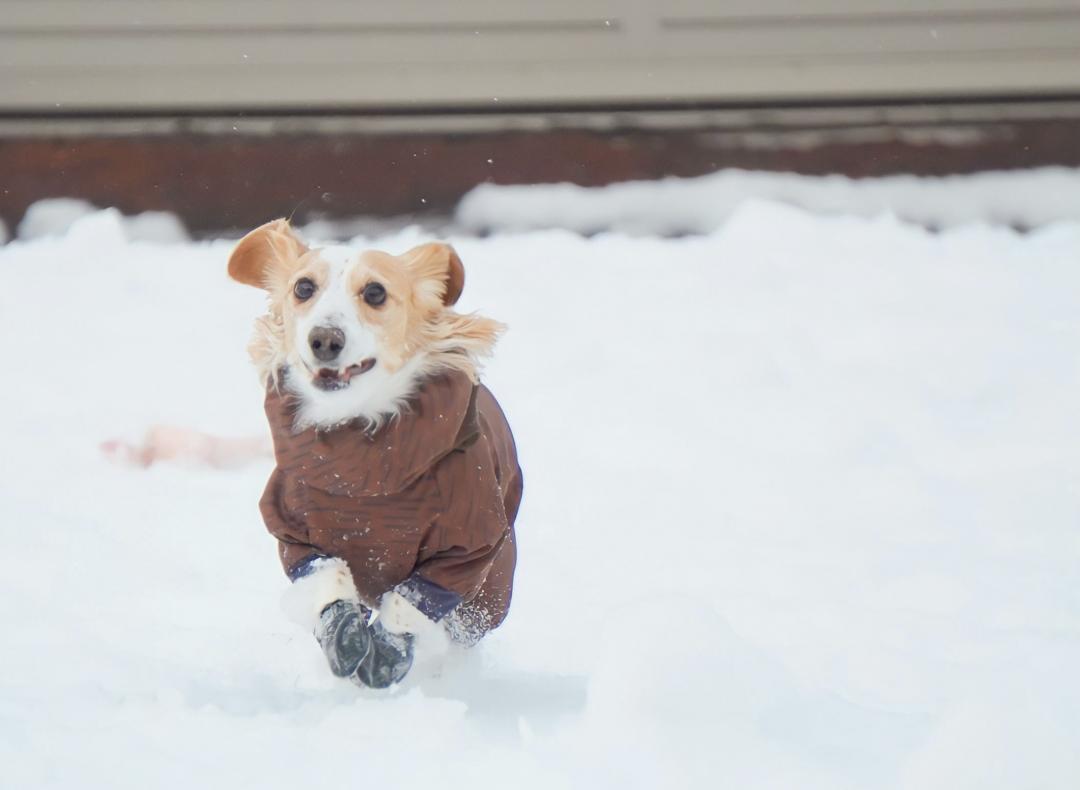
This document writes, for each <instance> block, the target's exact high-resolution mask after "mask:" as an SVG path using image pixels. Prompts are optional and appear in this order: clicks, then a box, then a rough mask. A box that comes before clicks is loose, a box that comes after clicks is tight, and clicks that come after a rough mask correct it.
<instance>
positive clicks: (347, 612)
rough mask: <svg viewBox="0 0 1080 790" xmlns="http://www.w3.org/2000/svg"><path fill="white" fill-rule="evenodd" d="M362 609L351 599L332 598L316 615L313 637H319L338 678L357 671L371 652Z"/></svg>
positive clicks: (369, 635) (369, 637) (331, 668)
mask: <svg viewBox="0 0 1080 790" xmlns="http://www.w3.org/2000/svg"><path fill="white" fill-rule="evenodd" d="M364 614H365V612H364V610H363V609H362V608H361V607H360V606H359V605H358V604H355V603H352V602H351V601H334V602H333V603H332V604H330V605H329V606H327V607H326V608H325V609H323V610H322V612H321V613H320V614H319V622H318V623H316V624H315V638H316V639H318V640H319V644H320V645H321V646H322V649H323V653H324V654H326V660H327V662H328V663H329V664H330V671H331V672H333V673H334V674H335V675H337V676H338V677H339V678H347V677H349V676H350V675H353V674H355V673H356V670H357V669H358V668H359V667H360V664H361V662H362V661H363V660H364V659H365V658H367V657H368V656H369V655H370V654H371V652H372V646H371V632H370V631H369V630H368V627H367V622H366V618H365V617H364Z"/></svg>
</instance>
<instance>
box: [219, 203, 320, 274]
mask: <svg viewBox="0 0 1080 790" xmlns="http://www.w3.org/2000/svg"><path fill="white" fill-rule="evenodd" d="M307 251H308V248H307V246H306V245H305V244H304V242H302V241H300V238H299V237H298V236H297V235H296V233H294V232H293V229H292V227H291V226H290V225H289V221H288V220H287V219H275V220H274V221H272V222H267V223H266V224H265V225H260V226H259V227H257V228H255V230H253V231H251V233H249V234H248V235H246V236H244V238H242V239H240V241H239V243H238V244H237V245H236V249H234V250H233V251H232V255H230V256H229V276H230V277H232V278H233V279H234V280H236V281H237V282H239V283H243V284H244V285H254V286H255V287H256V288H270V287H271V286H272V284H273V281H274V279H275V275H279V274H282V273H287V272H288V271H289V270H290V269H291V268H292V266H293V264H295V263H296V261H297V260H298V259H299V258H300V256H301V255H303V254H304V253H305V252H307Z"/></svg>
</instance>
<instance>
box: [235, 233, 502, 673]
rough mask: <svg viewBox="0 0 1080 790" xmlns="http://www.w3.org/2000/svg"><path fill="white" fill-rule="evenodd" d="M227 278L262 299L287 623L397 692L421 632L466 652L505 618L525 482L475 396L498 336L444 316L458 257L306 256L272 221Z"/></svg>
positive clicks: (256, 339) (273, 498) (485, 397)
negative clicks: (297, 624)
mask: <svg viewBox="0 0 1080 790" xmlns="http://www.w3.org/2000/svg"><path fill="white" fill-rule="evenodd" d="M228 273H229V276H230V277H231V278H232V279H233V280H235V281H237V282H240V283H242V284H245V285H249V286H253V287H256V288H261V289H263V290H265V291H266V293H267V296H268V310H267V312H266V314H265V315H263V316H261V317H259V318H258V319H257V321H256V326H255V333H254V336H253V338H252V342H251V344H250V346H249V351H250V354H251V358H252V361H253V362H254V364H255V367H256V369H257V371H258V373H259V376H260V378H261V380H262V382H263V385H264V386H265V390H266V399H265V409H266V414H267V418H268V421H269V425H270V430H271V434H272V437H273V453H274V459H275V462H276V466H275V468H274V470H273V472H272V474H271V476H270V480H269V481H268V483H267V485H266V489H265V492H264V494H263V496H262V499H261V500H260V510H261V513H262V516H263V519H264V521H265V523H266V526H267V529H268V531H269V532H270V534H271V535H273V536H274V537H275V538H276V539H277V541H278V548H279V554H280V558H281V562H282V565H283V567H284V569H285V572H286V574H287V575H288V577H289V579H290V580H291V581H292V590H291V594H290V602H291V603H290V609H291V611H292V613H293V615H294V616H295V617H297V619H299V620H301V621H302V622H304V623H305V625H308V626H309V627H311V628H312V630H313V631H314V633H315V636H316V638H317V640H318V642H319V644H320V645H321V646H322V649H323V652H324V654H325V656H326V658H327V661H328V663H329V666H330V669H331V671H332V672H333V673H334V674H336V675H338V676H340V677H346V678H349V679H351V680H353V681H354V682H356V683H358V684H360V685H364V686H368V687H372V688H385V687H387V686H389V685H391V684H393V683H397V682H399V681H400V680H402V679H403V678H404V677H405V675H406V673H407V672H408V670H409V668H410V666H411V663H412V652H413V644H414V640H415V636H416V634H417V633H420V632H422V631H423V630H424V629H425V628H428V627H431V624H438V625H439V626H441V627H442V628H443V629H444V630H445V632H446V633H447V634H448V635H449V636H450V637H451V639H453V640H455V641H456V642H459V643H462V644H465V645H472V644H475V643H476V642H477V641H478V640H479V639H480V638H481V637H483V636H484V635H485V634H486V633H488V632H489V631H491V630H492V629H493V628H495V627H497V626H498V625H499V624H500V623H502V622H503V620H504V619H505V617H506V615H507V612H508V611H509V607H510V599H511V593H512V589H513V576H514V569H515V565H516V559H517V550H516V540H515V533H514V523H515V520H516V517H517V512H518V509H519V506H520V503H521V497H522V491H523V482H522V473H521V467H520V465H519V463H518V458H517V448H516V446H515V443H514V438H513V435H512V433H511V431H510V426H509V424H508V422H507V420H506V417H505V415H504V414H503V412H502V410H501V409H500V407H499V405H498V403H497V402H496V400H495V398H494V396H493V395H492V394H491V392H490V391H489V390H488V389H487V388H486V387H485V386H483V385H482V384H481V383H480V381H479V373H480V363H481V361H482V360H483V359H484V358H485V357H487V356H489V355H490V354H491V351H492V348H493V346H494V345H495V342H496V341H497V339H498V337H499V336H500V334H501V333H502V331H503V329H504V327H503V326H502V324H500V323H498V322H496V321H493V320H491V319H489V318H485V317H483V316H479V315H476V314H468V315H465V314H461V313H458V312H456V311H455V310H454V309H453V306H454V305H455V303H456V302H457V300H458V298H459V297H460V295H461V292H462V288H463V286H464V281H465V270H464V267H463V265H462V262H461V259H460V257H459V256H458V255H457V253H456V252H455V251H454V250H453V248H451V247H450V246H449V245H446V244H441V243H429V244H423V245H420V246H418V247H415V248H413V249H411V250H409V251H407V252H405V253H403V254H401V255H391V254H389V253H386V252H380V251H377V250H367V251H360V250H356V249H353V248H349V247H343V246H327V247H314V248H312V247H308V246H307V244H305V242H304V241H302V240H301V239H300V237H299V236H298V235H297V234H296V233H295V232H294V230H293V229H292V228H291V226H290V225H289V223H288V221H286V220H284V219H279V220H274V221H273V222H269V223H267V224H265V225H262V226H261V227H258V228H256V229H255V230H253V231H251V232H250V233H248V234H247V235H246V236H244V237H243V238H242V239H241V240H240V242H239V243H238V244H237V245H236V247H235V249H234V250H233V252H232V254H231V256H230V257H229V261H228Z"/></svg>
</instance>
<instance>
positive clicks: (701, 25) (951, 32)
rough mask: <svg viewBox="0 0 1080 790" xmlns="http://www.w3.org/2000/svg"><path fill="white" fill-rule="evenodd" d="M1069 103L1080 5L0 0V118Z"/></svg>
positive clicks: (1077, 0)
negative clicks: (981, 99)
mask: <svg viewBox="0 0 1080 790" xmlns="http://www.w3.org/2000/svg"><path fill="white" fill-rule="evenodd" d="M1078 90H1080V0H1034V2H1024V0H938V1H937V2H934V1H933V0H906V1H905V0H892V1H891V2H886V0H861V1H860V0H805V2H799V0H730V1H724V2H721V1H720V0H665V1H664V2H641V0H542V1H538V0H494V1H491V2H485V1H483V0H452V1H446V2H443V1H441V0H397V1H396V2H384V1H383V0H306V1H305V2H299V1H298V0H233V1H231V2H229V1H227V0H221V1H217V0H183V1H181V0H95V2H87V0H0V111H2V112H8V113H18V112H28V111H29V112H35V113H39V112H58V111H59V112H66V111H72V110H76V111H79V110H92V111H102V112H111V111H132V110H156V111H178V110H193V111H200V110H222V109H230V110H231V109H239V108H250V109H260V108H261V109H267V110H288V109H298V108H319V109H323V110H325V109H332V108H342V109H351V110H355V109H365V108H371V109H398V110H400V109H418V110H426V109H431V108H447V107H458V108H471V109H476V108H485V107H492V108H496V109H499V108H502V107H507V106H518V107H530V106H532V107H538V106H568V107H569V106H574V105H607V106H619V105H662V104H670V103H673V102H674V103H686V102H701V103H709V102H721V103H722V102H745V101H751V100H752V101H790V100H803V99H808V100H809V99H812V100H822V99H836V100H859V99H882V98H911V97H938V98H941V97H957V96H963V97H978V96H1002V95H1017V96H1028V95H1030V96H1035V95H1051V94H1068V93H1076V92H1077V91H1078Z"/></svg>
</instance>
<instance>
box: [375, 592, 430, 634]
mask: <svg viewBox="0 0 1080 790" xmlns="http://www.w3.org/2000/svg"><path fill="white" fill-rule="evenodd" d="M379 621H380V622H381V623H382V624H383V628H385V629H386V630H387V631H389V632H390V633H392V634H418V633H421V632H422V631H424V630H427V629H428V628H430V627H431V625H432V622H431V620H429V619H428V618H427V616H426V615H425V614H424V613H423V612H421V611H420V610H419V609H417V608H416V607H415V606H413V605H412V604H411V603H409V602H408V601H407V600H406V599H405V598H404V597H403V596H402V595H401V594H400V593H398V592H395V591H394V590H391V591H390V592H388V593H386V595H384V596H383V597H382V601H380V603H379Z"/></svg>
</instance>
